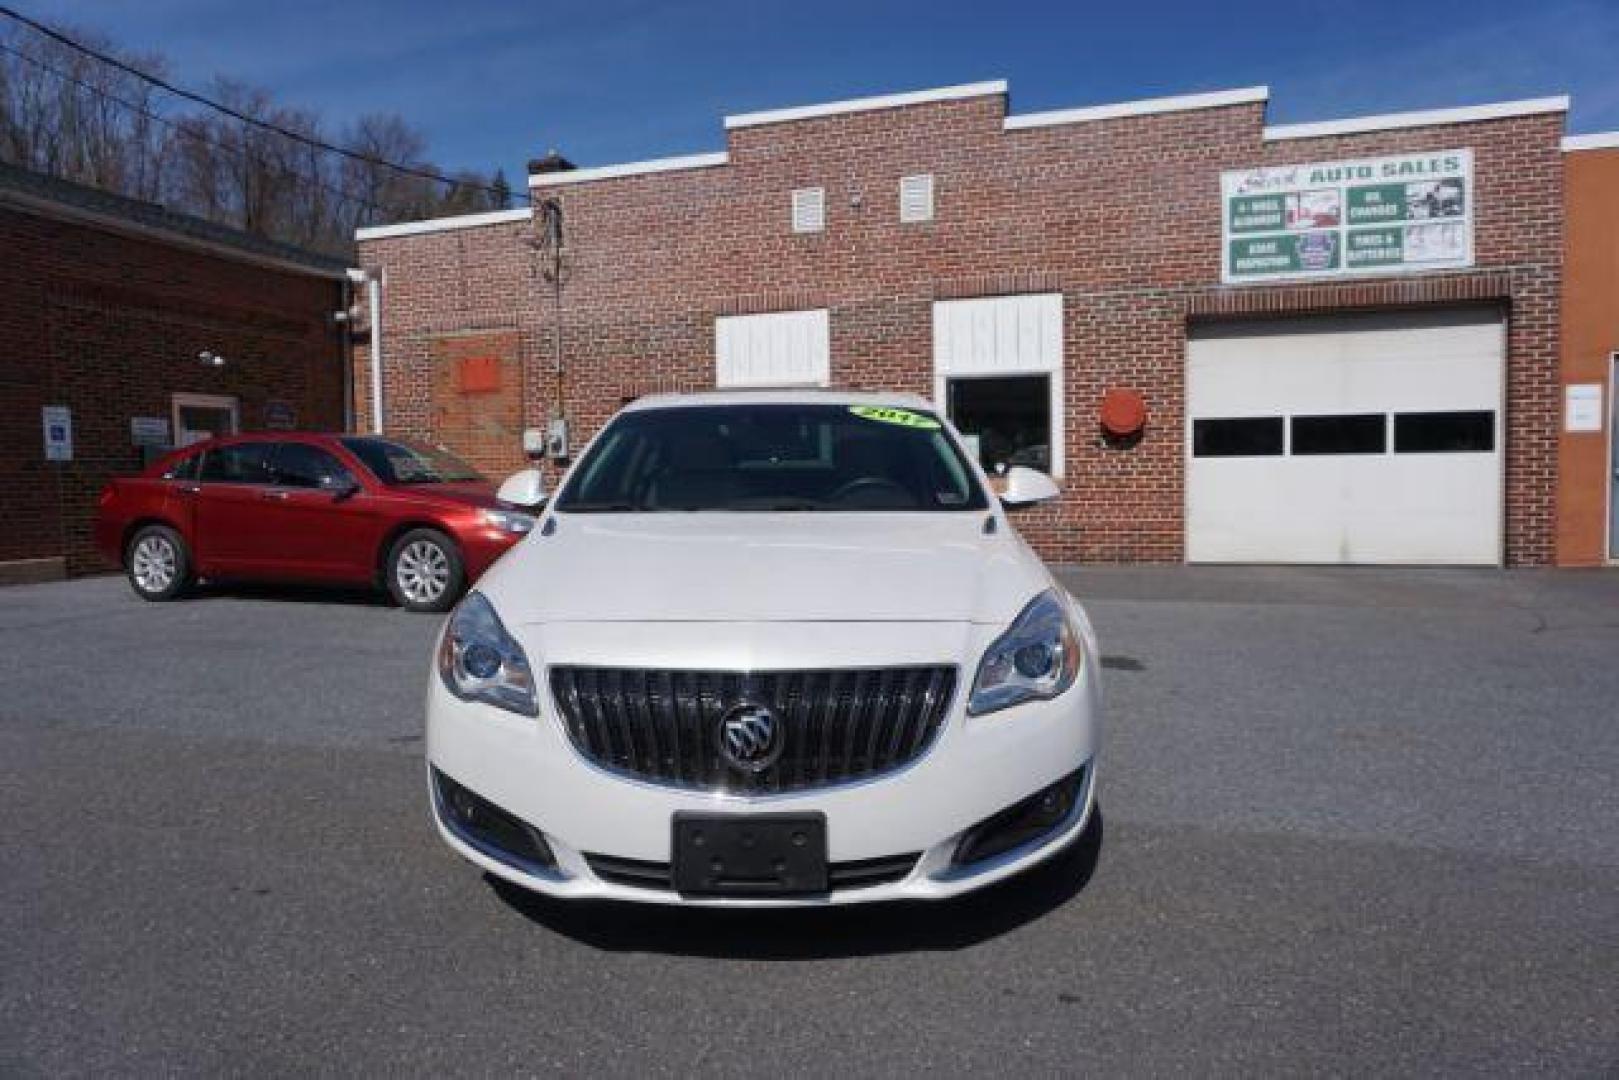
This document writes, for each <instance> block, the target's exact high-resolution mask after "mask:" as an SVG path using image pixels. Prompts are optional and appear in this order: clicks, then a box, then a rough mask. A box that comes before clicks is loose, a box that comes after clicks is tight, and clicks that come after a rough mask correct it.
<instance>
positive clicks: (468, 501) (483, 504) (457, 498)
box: [389, 480, 512, 510]
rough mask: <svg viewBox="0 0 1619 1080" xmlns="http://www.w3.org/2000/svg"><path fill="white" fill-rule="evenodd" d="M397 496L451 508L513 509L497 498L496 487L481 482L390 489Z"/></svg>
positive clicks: (407, 485)
mask: <svg viewBox="0 0 1619 1080" xmlns="http://www.w3.org/2000/svg"><path fill="white" fill-rule="evenodd" d="M389 490H390V491H392V492H393V493H394V494H396V495H408V496H409V497H410V498H413V499H422V500H425V501H427V502H434V503H439V504H441V505H449V506H474V507H478V508H480V509H485V510H495V509H502V508H504V509H512V508H511V507H508V506H506V504H505V503H503V502H501V501H500V500H499V499H497V498H495V485H493V484H489V483H483V482H480V481H475V480H474V481H468V482H465V483H456V484H395V485H393V486H392V487H391V488H389Z"/></svg>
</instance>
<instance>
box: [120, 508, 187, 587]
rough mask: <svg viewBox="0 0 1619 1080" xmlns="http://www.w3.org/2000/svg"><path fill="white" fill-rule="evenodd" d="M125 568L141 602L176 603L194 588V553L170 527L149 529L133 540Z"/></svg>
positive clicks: (157, 526) (163, 526)
mask: <svg viewBox="0 0 1619 1080" xmlns="http://www.w3.org/2000/svg"><path fill="white" fill-rule="evenodd" d="M124 568H125V570H126V571H127V572H128V574H129V584H130V585H131V587H133V588H134V590H135V595H136V596H139V597H140V598H141V599H142V600H173V599H174V598H175V597H176V596H179V595H180V594H181V593H183V592H185V590H186V587H187V586H188V585H190V584H191V553H190V552H189V551H187V550H186V542H185V540H183V539H182V538H181V537H180V534H179V533H177V532H175V531H174V530H173V529H171V528H169V527H168V526H167V525H148V526H146V527H145V528H144V529H141V530H140V531H139V532H137V533H136V534H135V535H134V536H132V537H130V538H129V547H128V548H127V549H125V552H124Z"/></svg>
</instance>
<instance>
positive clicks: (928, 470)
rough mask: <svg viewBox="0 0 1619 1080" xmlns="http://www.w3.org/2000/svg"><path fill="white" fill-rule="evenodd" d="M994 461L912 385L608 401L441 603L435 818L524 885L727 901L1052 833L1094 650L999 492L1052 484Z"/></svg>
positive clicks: (1085, 778) (1070, 801)
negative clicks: (987, 469) (472, 573)
mask: <svg viewBox="0 0 1619 1080" xmlns="http://www.w3.org/2000/svg"><path fill="white" fill-rule="evenodd" d="M1003 480H1004V489H1003V490H1002V491H1001V492H1000V494H999V495H998V496H997V495H996V494H994V493H992V491H991V490H990V487H989V484H988V482H987V478H986V477H985V475H984V474H983V473H982V472H981V471H980V469H979V468H978V465H977V464H976V462H975V460H974V458H973V455H971V454H969V453H968V452H967V450H966V447H965V446H964V444H963V441H962V439H961V438H960V437H959V435H957V433H956V432H955V431H954V430H953V429H952V428H951V427H950V426H949V425H948V424H947V423H945V422H944V421H943V420H942V419H940V418H939V416H938V415H937V414H936V413H935V412H934V411H933V408H932V406H931V405H929V404H928V403H927V402H926V401H924V400H923V399H921V398H912V397H904V396H895V395H865V394H850V393H831V392H815V391H759V392H745V393H712V394H698V395H683V396H669V397H657V398H649V399H644V400H641V401H638V402H636V403H634V404H633V405H631V406H629V407H628V408H626V409H624V411H623V412H621V413H620V414H619V415H618V416H617V417H615V418H614V419H613V420H612V421H611V422H610V423H609V424H608V425H607V426H606V427H605V428H604V429H603V430H602V432H601V434H600V435H599V436H598V437H597V438H596V439H595V440H594V441H593V442H592V443H591V445H590V446H589V447H588V448H587V449H586V451H585V452H584V454H583V455H582V456H581V458H580V460H579V461H578V463H577V464H576V465H575V466H574V467H573V469H572V470H571V471H570V472H569V474H568V476H567V478H566V479H565V481H564V482H563V484H562V487H561V489H560V490H559V492H558V493H557V496H556V498H555V499H553V500H551V501H550V503H549V505H548V506H546V508H545V510H544V513H543V515H542V517H541V518H540V521H539V524H538V527H537V528H536V529H535V530H534V531H533V533H532V535H531V536H530V537H529V538H528V539H527V540H525V541H523V542H522V543H521V544H519V545H518V546H517V547H515V548H513V549H512V551H511V552H509V553H508V554H507V555H506V556H505V557H503V558H502V559H501V560H500V562H499V563H497V564H496V565H495V566H494V568H493V569H492V570H490V571H489V572H488V573H487V574H486V575H485V576H484V578H483V579H482V581H481V582H480V583H479V585H478V588H477V591H475V592H473V593H470V594H469V595H468V596H467V597H466V599H464V600H463V601H462V602H461V605H460V606H459V607H458V608H457V609H456V610H455V611H454V613H453V614H452V615H451V616H450V618H449V619H448V620H447V622H446V625H445V628H444V631H443V635H442V638H441V640H440V642H439V646H438V649H437V656H436V667H437V670H436V672H435V673H434V674H433V676H432V678H431V686H430V690H429V692H428V698H427V759H428V766H429V768H428V779H429V786H430V790H431V798H432V806H433V812H434V814H435V816H436V819H437V821H438V825H439V829H440V831H441V832H442V834H443V836H444V839H445V840H446V842H448V843H449V845H450V846H451V847H452V848H454V849H455V850H456V851H458V852H459V853H460V854H461V855H463V856H464V857H465V858H467V859H469V860H470V861H472V862H473V863H475V864H477V865H478V866H480V867H482V868H483V869H485V870H487V871H488V872H490V873H492V874H496V875H499V876H500V877H502V878H505V879H507V880H509V881H512V882H515V883H517V884H518V885H521V886H524V887H526V888H528V889H532V890H534V891H535V892H538V893H543V894H546V895H548V896H555V897H566V898H577V899H612V900H639V901H650V902H654V903H666V904H675V903H680V904H713V905H736V906H745V905H795V904H796V905H812V904H814V905H818V904H828V903H832V904H838V903H849V902H855V901H868V900H893V899H935V898H942V897H948V896H953V895H956V894H959V893H963V892H967V891H969V890H972V889H976V888H979V887H981V886H984V885H987V884H989V883H990V882H993V881H996V880H999V879H1001V878H1005V877H1007V876H1009V875H1011V874H1015V873H1017V872H1018V871H1020V870H1022V869H1024V868H1026V867H1028V866H1031V865H1033V864H1034V863H1036V862H1039V861H1040V860H1042V859H1046V858H1048V857H1049V856H1051V855H1052V854H1054V853H1056V852H1058V851H1060V850H1062V849H1063V848H1064V847H1065V846H1067V845H1069V844H1070V843H1072V842H1074V841H1075V840H1076V839H1077V838H1079V836H1080V835H1081V834H1082V833H1083V832H1084V830H1085V829H1086V827H1087V824H1088V822H1089V821H1090V818H1091V811H1092V807H1093V805H1094V803H1095V797H1096V796H1095V793H1096V753H1097V744H1098V726H1099V711H1100V704H1101V689H1100V682H1099V670H1098V669H1099V667H1100V663H1099V661H1100V655H1099V654H1098V652H1097V648H1096V640H1095V636H1094V634H1093V632H1092V630H1091V626H1090V623H1089V621H1088V620H1087V618H1086V616H1085V612H1084V611H1083V610H1082V609H1081V608H1080V606H1079V604H1078V603H1077V602H1076V601H1075V600H1074V598H1073V597H1072V596H1070V595H1069V594H1068V593H1067V592H1066V591H1065V590H1064V589H1063V588H1062V587H1061V586H1060V585H1058V584H1057V583H1056V582H1055V581H1054V580H1053V579H1052V577H1051V575H1050V574H1049V573H1048V572H1047V571H1046V569H1045V567H1044V565H1043V564H1042V563H1041V561H1040V560H1039V558H1037V557H1036V556H1035V555H1034V553H1033V552H1032V551H1030V549H1029V548H1028V547H1027V545H1025V544H1024V542H1023V540H1022V539H1021V538H1020V537H1019V536H1018V534H1017V533H1016V531H1015V530H1014V529H1013V528H1012V522H1011V520H1010V518H1009V516H1008V513H1007V511H1008V510H1014V511H1015V509H1016V508H1017V507H1019V506H1023V505H1027V504H1030V503H1034V502H1039V501H1041V500H1043V499H1048V498H1051V497H1052V496H1054V495H1055V494H1056V486H1055V484H1053V483H1052V481H1051V480H1050V478H1048V477H1046V476H1045V475H1043V474H1041V473H1037V472H1034V471H1032V470H1029V469H1023V468H1012V469H1011V470H1009V472H1008V474H1007V475H1006V477H1004V478H1003ZM524 488H528V489H529V490H528V492H527V496H528V497H527V498H526V499H525V498H524V492H523V490H522V489H524ZM502 497H503V498H506V499H508V500H509V501H513V500H518V501H529V502H534V501H538V499H539V493H538V477H537V475H536V474H532V473H529V474H521V473H520V474H518V476H517V477H513V478H512V480H511V481H508V483H507V487H506V488H504V489H503V492H502Z"/></svg>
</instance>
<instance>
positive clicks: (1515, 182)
mask: <svg viewBox="0 0 1619 1080" xmlns="http://www.w3.org/2000/svg"><path fill="white" fill-rule="evenodd" d="M1266 102H1267V92H1266V91H1265V90H1264V89H1263V88H1256V89H1249V90H1236V91H1224V92H1216V93H1207V94H1195V95H1188V96H1183V97H1175V98H1162V99H1154V100H1149V101H1140V102H1130V103H1124V104H1117V105H1104V106H1093V107H1086V108H1076V109H1068V110H1062V111H1057V112H1047V113H1038V114H1025V115H1018V114H1010V115H1009V113H1008V95H1007V91H1006V86H1005V84H1004V83H998V82H996V83H980V84H974V85H969V86H961V87H952V88H946V89H941V90H932V91H923V92H919V93H912V94H899V95H891V96H887V97H879V98H868V99H861V100H856V101H848V102H839V103H833V104H829V105H817V106H809V107H804V108H795V109H783V110H777V111H773V112H766V113H753V114H748V115H742V116H731V117H727V118H726V120H725V148H724V150H722V151H719V152H713V153H702V154H695V155H691V156H687V157H681V158H672V159H663V160H657V161H648V162H640V163H635V164H630V165H618V166H607V167H601V168H586V169H576V170H575V169H571V167H567V166H566V163H565V162H560V161H557V160H554V159H553V160H551V161H547V162H541V163H536V164H537V168H536V171H535V172H534V174H533V175H532V176H531V177H530V186H531V189H532V193H533V194H534V196H535V198H536V203H537V204H538V205H540V206H541V208H542V209H541V212H540V213H539V215H538V219H536V217H534V216H531V214H530V212H529V211H527V210H519V211H511V212H502V213H494V214H482V215H476V216H471V217H463V218H451V219H443V220H439V221H430V222H418V223H413V224H408V225H400V226H389V227H383V228H376V229H368V230H363V231H361V233H360V234H359V236H358V241H359V248H360V261H361V263H362V264H363V265H364V266H365V267H366V268H367V269H368V270H369V271H372V272H375V273H379V274H381V275H382V277H383V281H384V284H383V290H382V307H381V312H382V314H381V328H380V329H381V335H380V337H381V341H382V349H381V351H382V356H381V358H380V362H379V363H378V365H377V367H378V368H379V369H380V371H381V372H382V384H383V385H382V390H383V393H382V395H381V398H382V402H383V414H384V422H385V426H386V427H387V429H388V430H390V431H399V432H404V433H413V434H416V435H420V436H425V437H430V438H433V439H436V440H438V441H440V442H443V443H446V444H448V445H451V446H453V447H455V448H457V449H459V450H461V451H462V452H463V453H465V454H466V455H467V456H469V457H471V458H472V459H473V460H475V461H476V462H478V463H479V464H481V465H483V466H484V467H485V468H488V469H490V470H492V471H497V472H498V471H504V470H508V469H511V468H515V467H517V466H518V465H520V463H521V460H522V459H521V455H520V452H519V447H520V440H519V433H520V431H521V430H522V429H523V428H524V427H526V426H539V425H543V424H545V423H546V422H547V421H548V420H549V419H550V418H554V417H562V418H565V420H566V422H567V425H568V437H569V440H570V442H571V444H572V445H573V446H574V447H575V448H577V447H578V446H579V445H581V444H582V442H583V441H584V440H586V439H588V438H589V436H590V435H591V434H593V433H594V431H595V430H597V429H598V428H599V426H600V425H601V424H602V422H603V421H604V420H605V419H606V418H607V417H608V416H610V415H611V413H612V412H613V411H614V410H615V409H616V408H617V407H618V406H619V405H620V403H621V402H623V401H624V400H625V399H627V398H631V397H634V396H636V395H639V394H642V393H645V392H648V391H653V390H658V389H691V388H698V387H711V386H715V385H720V386H748V385H763V384H781V383H789V384H809V385H815V384H821V385H832V386H838V387H859V388H874V389H876V388H888V389H899V390H907V391H914V392H918V393H921V394H924V395H927V396H928V397H930V398H932V399H934V400H935V401H937V402H938V404H939V406H940V407H941V408H942V409H944V410H946V411H947V412H948V413H949V414H950V415H951V417H952V419H953V420H954V421H955V422H956V424H957V426H958V427H959V428H961V429H962V430H963V431H964V433H966V434H967V435H968V436H969V438H970V439H971V440H972V442H973V443H974V444H975V446H976V448H977V450H978V452H979V454H980V456H981V457H982V458H983V459H984V461H985V463H986V465H989V466H991V467H1003V466H1006V465H1009V464H1028V465H1033V466H1036V467H1040V468H1044V469H1047V470H1049V471H1051V472H1052V473H1053V474H1055V475H1056V476H1057V477H1058V479H1059V481H1060V484H1061V487H1062V490H1063V495H1062V498H1061V499H1060V500H1059V501H1058V502H1056V503H1054V504H1049V505H1047V506H1045V507H1042V508H1040V509H1037V510H1033V511H1029V512H1026V513H1025V515H1024V517H1023V518H1022V519H1021V520H1022V525H1021V528H1022V529H1023V531H1024V533H1025V535H1027V536H1029V537H1030V539H1031V540H1032V541H1033V542H1034V543H1035V545H1036V546H1037V547H1038V548H1039V549H1040V551H1041V552H1042V554H1044V555H1046V556H1047V557H1049V558H1055V559H1063V560H1069V559H1077V560H1086V561H1155V562H1176V561H1182V560H1191V561H1209V562H1219V561H1241V562H1272V561H1275V562H1289V561H1296V562H1430V563H1484V564H1496V563H1505V564H1511V565H1532V564H1541V563H1546V562H1548V561H1551V560H1552V559H1553V558H1554V555H1555V552H1556V545H1557V536H1558V528H1557V516H1556V515H1557V506H1556V492H1557V470H1558V448H1559V441H1558V440H1559V433H1558V428H1559V417H1560V409H1561V404H1562V400H1561V389H1560V380H1559V320H1560V302H1561V290H1562V281H1561V273H1562V265H1563V227H1564V176H1565V155H1564V151H1563V148H1562V145H1561V140H1562V137H1563V128H1564V119H1565V114H1566V110H1567V104H1568V103H1567V100H1566V99H1564V98H1550V99H1541V100H1534V101H1521V102H1510V103H1502V104H1494V105H1485V106H1476V107H1467V108H1457V109H1444V110H1436V111H1428V112H1414V113H1401V114H1391V115H1385V116H1375V117H1366V118H1359V119H1352V120H1338V121H1328V122H1322V123H1308V124H1294V125H1285V126H1275V125H1268V124H1267V123H1266V117H1265V110H1266ZM558 213H559V216H560V221H561V235H562V245H561V255H560V260H558V259H557V257H556V251H555V245H554V244H552V243H551V242H550V237H551V235H552V233H551V229H550V226H551V224H552V223H553V222H554V220H555V219H556V217H557V215H558ZM559 261H560V271H561V272H560V288H559V289H558V288H556V285H557V282H556V281H555V277H556V275H555V274H554V273H553V271H554V270H555V269H556V267H557V265H558V262H559ZM559 342H560V345H559ZM559 354H560V363H559V362H558V355H559ZM370 370H371V358H370V357H369V355H368V353H367V352H366V351H364V350H357V353H356V357H355V386H356V397H355V400H356V402H357V408H358V409H359V411H360V412H361V413H362V414H364V417H363V419H364V420H365V422H370V419H371V418H370V415H369V408H368V402H369V399H370V388H369V380H370V376H369V372H370ZM1104 419H1105V420H1106V421H1107V422H1106V423H1104Z"/></svg>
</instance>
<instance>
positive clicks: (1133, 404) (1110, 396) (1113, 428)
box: [1102, 390, 1147, 439]
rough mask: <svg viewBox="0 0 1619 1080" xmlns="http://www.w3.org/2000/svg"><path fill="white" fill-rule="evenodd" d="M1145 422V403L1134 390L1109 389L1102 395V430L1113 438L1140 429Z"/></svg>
mask: <svg viewBox="0 0 1619 1080" xmlns="http://www.w3.org/2000/svg"><path fill="white" fill-rule="evenodd" d="M1146 423H1147V404H1146V402H1144V401H1142V400H1141V395H1140V394H1138V393H1136V392H1135V391H1134V390H1109V391H1108V392H1107V393H1106V394H1103V395H1102V430H1103V431H1105V432H1107V433H1108V434H1109V435H1112V436H1113V437H1115V438H1120V439H1122V438H1125V437H1126V436H1130V435H1134V434H1136V433H1137V432H1138V431H1140V430H1141V429H1142V428H1143V427H1145V426H1146Z"/></svg>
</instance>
